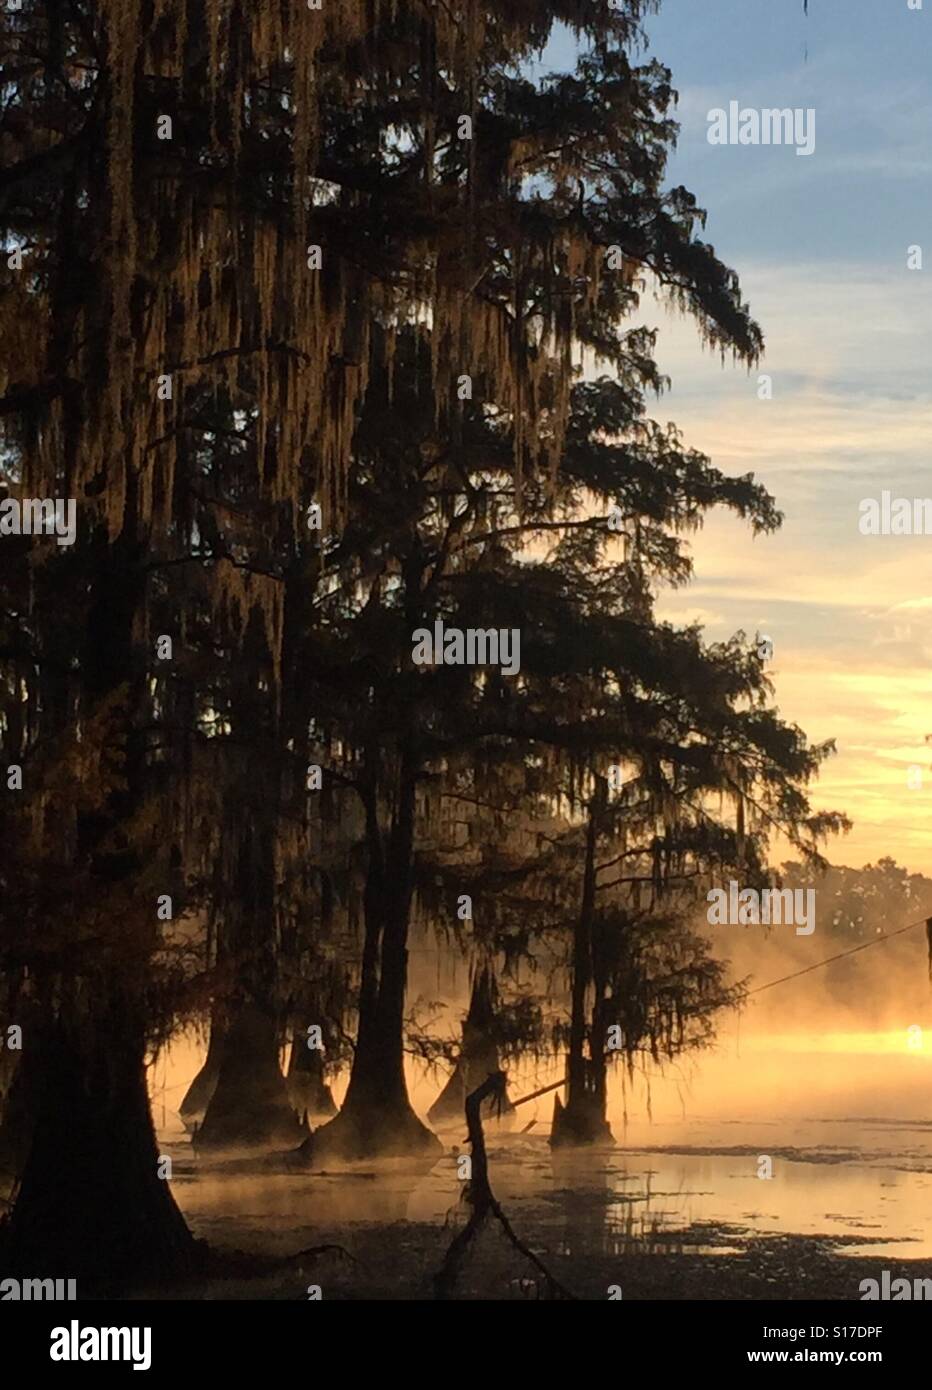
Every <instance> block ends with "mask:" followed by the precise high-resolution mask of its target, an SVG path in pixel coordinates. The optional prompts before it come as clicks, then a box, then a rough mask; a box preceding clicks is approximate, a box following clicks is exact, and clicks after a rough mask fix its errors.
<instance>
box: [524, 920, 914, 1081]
mask: <svg viewBox="0 0 932 1390" xmlns="http://www.w3.org/2000/svg"><path fill="white" fill-rule="evenodd" d="M923 925H925V927H926V930H927V932H928V936H929V965H930V973H932V917H917V918H916V920H915V922H907V924H906V926H905V927H897V929H896V931H891V932H885V933H884V935H883V936H875V937H873V938H872V939H871V940H870V941H862V942H861V944H860V946H851V947H850V948H849V949H848V950H847V951H839V952H838V953H837V955H834V956H826V957H825V960H817V961H816V963H815V964H814V965H807V966H805V967H804V969H802V970H794V971H793V973H792V975H781V976H780V978H779V980H768V981H767V983H766V984H765V985H758V986H757V988H756V989H749V990H748V992H747V998H750V997H751V995H752V994H761V993H763V991H764V990H765V989H774V988H775V986H776V985H785V984H786V983H787V981H788V980H798V979H799V977H800V975H809V974H811V973H812V971H813V970H821V968H822V966H823V965H831V963H832V961H835V960H844V958H845V957H846V956H855V955H857V953H858V951H866V950H867V948H868V946H879V945H880V943H881V942H882V941H892V940H893V938H894V937H895V936H902V935H903V933H904V932H908V931H912V930H913V928H914V927H921V926H923ZM568 1081H569V1077H568V1076H564V1077H563V1078H562V1079H561V1080H560V1081H552V1082H551V1083H550V1085H549V1086H542V1087H541V1088H540V1090H539V1091H532V1092H531V1094H530V1095H527V1096H521V1098H520V1100H515V1101H512V1105H513V1106H515V1107H517V1106H519V1105H524V1104H525V1103H526V1102H527V1101H529V1100H536V1099H537V1098H538V1096H545V1095H546V1094H547V1092H548V1091H555V1090H557V1089H558V1087H560V1086H565V1085H566V1084H567V1083H568Z"/></svg>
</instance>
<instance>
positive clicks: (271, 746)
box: [195, 614, 307, 1149]
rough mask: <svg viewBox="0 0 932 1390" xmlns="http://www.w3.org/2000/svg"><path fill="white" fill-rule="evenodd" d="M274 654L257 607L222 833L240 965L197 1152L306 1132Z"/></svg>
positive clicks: (284, 1139) (229, 939) (226, 919)
mask: <svg viewBox="0 0 932 1390" xmlns="http://www.w3.org/2000/svg"><path fill="white" fill-rule="evenodd" d="M270 662H271V658H270V653H269V650H268V645H267V639H266V635H265V632H264V630H263V628H262V625H261V624H260V623H259V622H258V621H257V619H256V615H255V614H253V615H252V618H251V621H250V624H249V627H248V629H247V631H246V634H245V638H244V641H243V647H242V652H241V654H240V660H239V662H238V664H237V665H236V667H235V669H234V671H233V672H232V674H231V695H230V710H231V717H232V718H231V722H232V726H233V731H234V735H235V740H236V741H235V743H234V746H233V747H232V748H231V750H230V758H231V768H232V770H233V773H234V775H233V776H232V777H231V804H230V806H229V809H228V811H227V812H226V815H225V821H224V827H223V838H224V841H225V843H226V844H227V845H228V846H229V848H230V857H231V861H232V864H233V869H234V871H233V874H232V876H231V881H230V882H229V883H227V884H225V885H224V887H225V890H226V894H225V900H224V902H223V908H222V912H221V918H222V937H221V947H222V954H223V959H224V962H225V963H226V964H227V965H229V966H232V968H233V970H234V972H235V983H236V993H235V997H234V998H233V1000H232V1001H231V1002H230V1005H229V1027H228V1031H227V1032H226V1035H225V1037H224V1039H223V1045H222V1047H221V1050H220V1058H219V1065H218V1069H217V1084H216V1086H215V1088H214V1092H213V1095H212V1096H211V1098H210V1102H209V1104H208V1106H207V1110H206V1113H205V1115H204V1120H203V1123H202V1124H201V1126H200V1128H199V1129H198V1131H197V1135H196V1138H195V1142H196V1144H197V1147H198V1148H199V1149H210V1148H214V1149H221V1148H222V1149H225V1148H244V1147H245V1148H262V1147H268V1146H273V1147H283V1148H292V1147H294V1145H296V1144H300V1143H301V1141H302V1139H303V1138H304V1137H306V1135H307V1127H306V1126H305V1125H302V1124H301V1123H300V1122H299V1120H298V1117H297V1116H296V1115H295V1113H294V1110H293V1108H292V1106H291V1102H290V1099H289V1096H288V1088H287V1086H286V1084H285V1078H284V1076H283V1075H282V1070H281V1067H280V1066H279V1061H278V1042H279V1030H278V1026H277V1021H278V1020H277V1009H276V984H277V978H278V960H277V930H276V924H277V918H276V909H277V892H278V887H277V882H276V872H275V847H276V835H277V830H278V813H279V806H280V801H281V775H282V768H281V755H280V750H279V747H278V742H277V726H276V718H277V716H276V710H275V699H274V685H273V682H272V680H271V669H270Z"/></svg>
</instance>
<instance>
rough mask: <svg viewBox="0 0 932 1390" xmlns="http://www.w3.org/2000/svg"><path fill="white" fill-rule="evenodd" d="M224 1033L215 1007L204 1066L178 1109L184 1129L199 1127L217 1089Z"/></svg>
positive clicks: (224, 1028)
mask: <svg viewBox="0 0 932 1390" xmlns="http://www.w3.org/2000/svg"><path fill="white" fill-rule="evenodd" d="M226 1031H227V1030H226V1027H225V1025H224V1024H223V1023H222V1022H221V1019H220V1013H219V1010H218V1009H217V1007H216V1006H215V1008H214V1011H213V1014H212V1015H211V1020H210V1038H209V1040H208V1043H207V1056H206V1057H205V1058H204V1064H203V1066H202V1067H201V1069H200V1071H199V1072H198V1073H197V1075H196V1076H195V1078H194V1080H193V1081H192V1082H191V1085H190V1086H189V1087H188V1089H187V1090H186V1091H185V1093H184V1100H183V1101H182V1102H181V1104H180V1105H179V1107H178V1114H179V1115H180V1116H181V1119H182V1121H183V1122H184V1126H185V1128H186V1129H194V1128H195V1127H197V1126H199V1125H200V1123H201V1121H202V1120H203V1118H204V1113H205V1111H206V1110H207V1107H208V1105H209V1104H210V1102H211V1099H212V1097H213V1094H214V1091H215V1090H216V1089H217V1078H218V1076H219V1075H220V1054H221V1052H222V1051H223V1041H224V1038H225V1037H226Z"/></svg>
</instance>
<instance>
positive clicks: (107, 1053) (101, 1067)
mask: <svg viewBox="0 0 932 1390" xmlns="http://www.w3.org/2000/svg"><path fill="white" fill-rule="evenodd" d="M126 1004H127V1001H126V999H125V998H123V999H121V998H120V997H119V996H116V997H114V998H112V999H111V1000H109V1001H103V1000H101V1001H99V1003H98V1007H97V1009H96V1010H95V1022H96V1024H97V1026H96V1027H93V1028H88V1027H87V1025H86V1023H85V1022H83V1021H82V1022H81V1023H80V1024H79V1026H78V1029H77V1030H76V1031H72V1030H70V1029H66V1028H65V1027H61V1026H53V1027H51V1028H49V1029H48V1031H47V1032H46V1033H45V1035H44V1036H43V1037H42V1038H41V1039H34V1040H33V1045H34V1046H35V1047H37V1049H39V1052H40V1063H39V1065H40V1070H41V1076H42V1087H41V1092H40V1101H39V1113H38V1116H37V1119H36V1126H35V1132H34V1137H33V1142H32V1147H31V1149H30V1153H29V1158H28V1160H27V1163H26V1166H25V1170H24V1172H23V1178H22V1184H21V1187H20V1190H19V1194H18V1197H17V1200H16V1204H15V1206H14V1208H13V1212H12V1215H11V1218H10V1222H9V1227H8V1229H7V1232H6V1236H5V1240H4V1241H3V1256H4V1264H5V1265H6V1266H7V1267H8V1268H9V1269H11V1270H17V1271H22V1272H23V1273H24V1274H26V1273H29V1274H31V1273H32V1272H33V1271H39V1272H41V1274H42V1276H43V1277H53V1278H59V1277H60V1278H75V1279H77V1280H78V1281H79V1282H78V1290H79V1293H81V1294H82V1295H87V1294H90V1293H97V1294H99V1295H101V1296H105V1297H116V1296H121V1295H125V1294H127V1293H131V1292H134V1291H138V1290H142V1289H144V1288H145V1287H147V1286H149V1285H156V1284H160V1283H164V1282H171V1283H172V1284H175V1283H176V1282H177V1281H179V1280H182V1279H185V1278H192V1277H196V1276H197V1275H198V1273H199V1272H201V1270H202V1269H203V1263H204V1255H205V1253H206V1252H205V1247H204V1246H203V1244H202V1243H201V1242H199V1241H195V1239H194V1237H193V1236H192V1235H191V1232H190V1231H189V1230H188V1227H187V1225H186V1224H185V1220H184V1217H183V1216H182V1215H181V1212H180V1211H179V1210H178V1207H177V1205H176V1204H175V1199H174V1197H173V1196H172V1192H171V1186H170V1183H169V1182H168V1181H167V1180H165V1179H162V1178H160V1177H159V1176H158V1166H159V1164H158V1161H159V1154H158V1147H157V1144H156V1138H155V1130H154V1127H153V1124H152V1116H151V1112H150V1108H149V1096H148V1092H147V1089H146V1076H145V1068H144V1065H143V1060H142V1059H143V1052H144V1047H145V1038H144V1035H143V1034H142V1033H141V1032H140V1031H139V1030H138V1027H137V1031H136V1032H135V1033H130V1031H129V1030H130V1028H131V1027H132V1026H133V1024H132V1020H133V1018H134V1017H138V1015H137V1014H136V1010H135V1009H134V1008H130V1009H127V1007H126Z"/></svg>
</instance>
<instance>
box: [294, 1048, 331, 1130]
mask: <svg viewBox="0 0 932 1390" xmlns="http://www.w3.org/2000/svg"><path fill="white" fill-rule="evenodd" d="M287 1080H288V1094H289V1096H290V1098H291V1104H292V1105H293V1106H294V1109H295V1111H296V1112H297V1113H298V1114H299V1115H306V1116H308V1117H310V1116H312V1115H319V1116H322V1117H324V1118H326V1119H328V1120H329V1119H330V1118H331V1117H332V1116H333V1115H335V1114H336V1113H337V1107H336V1105H335V1104H334V1100H333V1096H332V1095H331V1094H330V1087H329V1086H328V1085H327V1083H326V1082H325V1080H324V1059H323V1056H322V1055H321V1052H320V1050H319V1049H318V1048H316V1047H308V1046H307V1038H305V1037H302V1036H301V1034H300V1033H298V1034H296V1036H295V1039H294V1042H293V1043H292V1046H291V1057H290V1058H289V1060H288V1078H287Z"/></svg>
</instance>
